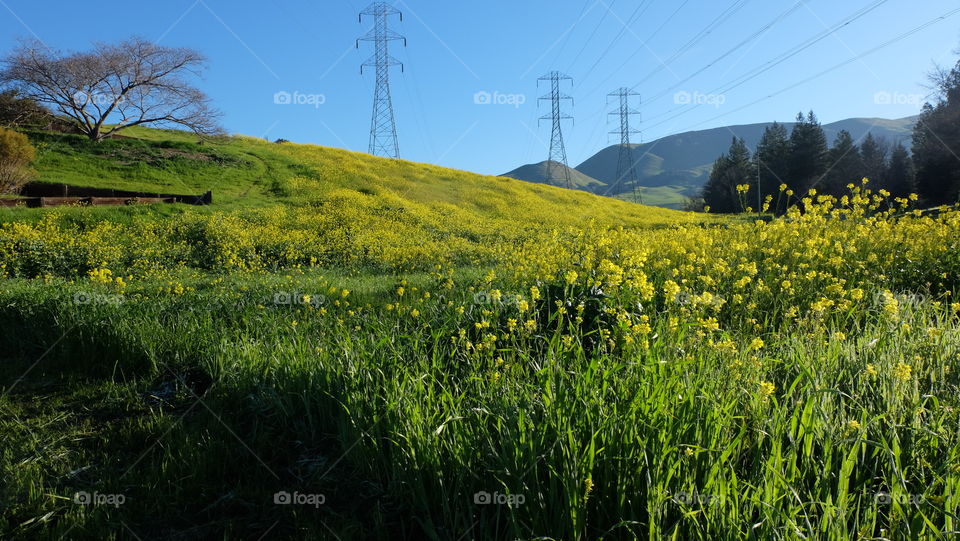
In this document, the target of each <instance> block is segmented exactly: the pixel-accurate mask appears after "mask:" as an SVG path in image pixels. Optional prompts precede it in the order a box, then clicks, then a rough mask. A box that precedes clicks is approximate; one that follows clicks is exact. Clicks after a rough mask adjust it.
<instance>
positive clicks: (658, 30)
mask: <svg viewBox="0 0 960 541" xmlns="http://www.w3.org/2000/svg"><path fill="white" fill-rule="evenodd" d="M689 3H690V0H683V3H682V4H680V5H679V6H678V7H677V9H675V10H674V12H673V13H672V14H670V16H669V17H667V19H666V20H665V21H663V23H661V24H660V26H659V27H657V29H656V30H654V31H653V33H652V34H650V37H648V38H647V39H645V40H644V41H643V45H644V46H646V44H647V43H650V40H652V39H653V38H655V37H656V36H657V34H659V33H660V31H661V30H663V29H664V27H666V26H667V24H669V23H670V21H672V20H673V19H674V17H676V16H677V14H678V13H680V10H682V9H683V8H684V6H686V5H687V4H689ZM643 49H644V48H643V47H641V48H639V49H637V51H636V52H634V53H633V54H632V55H630V57H628V58H627V60H626V61H625V62H624V63H623V64H621V65H620V67H618V68H617V69H616V70H614V71H613V72H612V73H611V74H610V75H608V76H607V78H606V79H604V80H603V81H601V82H600V84H599V85H597V87H596V88H594V89H593V90H591V91H590V92H588V93H587V94H586V95H587V96H592V95H593V94H595V93H596V92H597V91H598V90H600V89H601V88H603V86H604V85H605V84H607V81H609V80H610V79H611V78H612V77H613V76H614V75H616V74H617V73H620V72H621V71H622V70H623V68H624V67H625V66H626V65H627V64H629V63H630V61H631V60H633V59H634V57H636V56H637V55H638V54H640V53H642V52H643Z"/></svg>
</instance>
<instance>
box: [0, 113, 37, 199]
mask: <svg viewBox="0 0 960 541" xmlns="http://www.w3.org/2000/svg"><path fill="white" fill-rule="evenodd" d="M36 156H37V150H36V149H35V148H34V147H33V145H32V144H30V140H29V139H27V136H26V135H23V134H22V133H19V132H15V131H13V130H8V129H6V128H0V194H6V193H16V192H18V191H19V190H20V188H21V187H23V185H24V184H26V183H27V182H29V181H30V180H31V179H33V178H34V176H35V175H36V173H35V172H34V171H33V169H31V168H30V164H32V163H33V161H34V160H35V159H36Z"/></svg>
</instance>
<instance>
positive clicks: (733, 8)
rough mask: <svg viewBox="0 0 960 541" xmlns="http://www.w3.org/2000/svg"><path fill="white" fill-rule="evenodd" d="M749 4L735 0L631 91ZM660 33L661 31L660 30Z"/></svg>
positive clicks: (592, 134)
mask: <svg viewBox="0 0 960 541" xmlns="http://www.w3.org/2000/svg"><path fill="white" fill-rule="evenodd" d="M748 2H750V0H735V1H734V2H733V3H732V4H731V5H730V6H728V7H727V8H726V9H725V10H723V12H721V13H720V14H719V15H717V16H716V17H714V19H713V20H712V21H710V23H709V24H707V26H705V27H704V28H703V29H701V30H700V31H699V32H697V34H696V35H694V36H693V37H692V38H690V40H688V41H687V42H686V43H684V44H683V45H682V46H681V47H680V48H679V49H678V50H677V51H676V52H674V53H673V54H672V55H671V56H670V58H668V59H666V60H664V61H661V62H660V65H659V66H658V67H657V68H655V69H654V70H653V71H652V72H650V73H649V74H648V75H647V76H646V77H644V78H643V79H642V80H641V81H640V82H639V83H637V84H636V85H634V86H633V87H632V88H631V90H636V88H637V87H638V86H640V85H641V84H643V83H644V82H645V81H647V80H649V79H650V78H651V77H653V76H654V75H656V74H657V73H660V71H662V70H663V69H664V68H666V67H667V66H668V65H669V64H670V63H671V62H673V61H674V60H676V59H677V58H679V57H681V56H683V55H684V54H685V53H686V52H688V51H689V50H690V49H692V48H693V47H695V46H696V45H697V44H698V43H700V42H701V41H703V39H704V38H706V37H707V36H709V35H710V34H712V33H713V31H714V30H716V29H717V28H718V27H719V26H720V25H722V24H723V23H725V22H726V21H727V20H729V19H730V17H732V16H733V15H735V14H736V13H737V12H738V11H740V10H741V9H743V7H744V6H745V5H746V4H747V3H748ZM683 5H686V2H684V4H683ZM683 5H681V6H680V8H682V7H683ZM680 8H678V9H677V11H675V12H674V15H676V13H677V12H679V9H680ZM672 17H673V15H671V18H672ZM662 27H663V25H661V28H662ZM658 31H659V29H658ZM647 42H649V38H648V39H647V41H645V42H644V46H646V43H647ZM641 50H642V49H641ZM591 94H592V93H591ZM591 94H587V95H591ZM598 126H599V123H597V124H596V125H595V126H594V129H593V132H592V133H591V134H590V139H591V140H592V139H593V137H594V135H596V132H597V127H598Z"/></svg>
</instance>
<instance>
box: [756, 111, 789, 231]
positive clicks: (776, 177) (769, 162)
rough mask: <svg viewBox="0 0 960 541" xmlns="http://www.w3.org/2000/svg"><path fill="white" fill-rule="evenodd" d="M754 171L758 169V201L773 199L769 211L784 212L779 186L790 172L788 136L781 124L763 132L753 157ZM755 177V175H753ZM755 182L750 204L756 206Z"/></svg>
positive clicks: (784, 201) (785, 180)
mask: <svg viewBox="0 0 960 541" xmlns="http://www.w3.org/2000/svg"><path fill="white" fill-rule="evenodd" d="M754 161H756V162H759V163H755V164H754V167H753V169H754V171H757V170H758V169H759V171H760V173H759V180H760V200H761V201H766V198H767V197H768V196H771V197H772V198H773V200H772V203H771V205H770V211H771V212H775V213H777V214H783V213H784V212H786V199H785V198H783V197H782V196H781V195H780V185H781V184H786V182H787V179H788V178H789V172H790V134H789V133H788V132H787V127H786V126H784V125H783V124H780V123H777V122H774V123H773V125H772V126H768V127H767V128H766V129H765V130H764V131H763V137H761V138H760V142H759V143H758V144H757V153H756V155H755V156H754ZM755 176H756V175H755ZM756 189H757V186H756V182H755V181H754V182H753V183H752V191H751V197H750V202H751V203H752V204H754V205H756V201H757V193H756Z"/></svg>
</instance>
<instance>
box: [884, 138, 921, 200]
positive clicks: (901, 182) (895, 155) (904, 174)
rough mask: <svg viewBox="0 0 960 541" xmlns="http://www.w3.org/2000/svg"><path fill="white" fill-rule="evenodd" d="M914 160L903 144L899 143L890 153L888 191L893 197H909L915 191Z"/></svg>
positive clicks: (887, 173) (887, 174)
mask: <svg viewBox="0 0 960 541" xmlns="http://www.w3.org/2000/svg"><path fill="white" fill-rule="evenodd" d="M915 175H916V172H915V171H914V168H913V160H912V159H911V158H910V153H909V152H908V151H907V149H906V147H904V146H903V143H899V142H898V143H897V144H896V145H894V147H893V151H892V152H891V153H890V165H889V167H888V168H887V171H886V174H885V175H884V177H885V179H886V189H887V191H889V192H890V194H891V196H893V197H907V196H909V195H910V194H911V193H913V192H914V191H915V186H914V180H915V179H914V177H915Z"/></svg>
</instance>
